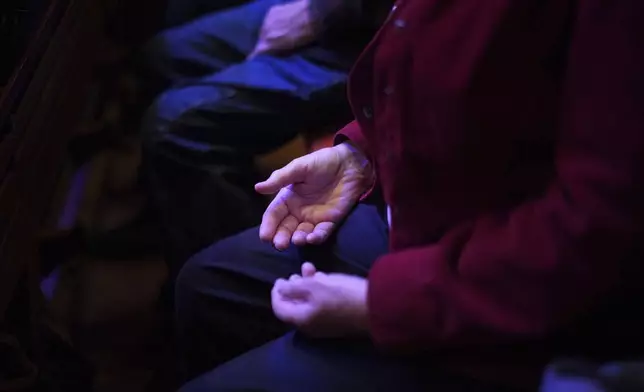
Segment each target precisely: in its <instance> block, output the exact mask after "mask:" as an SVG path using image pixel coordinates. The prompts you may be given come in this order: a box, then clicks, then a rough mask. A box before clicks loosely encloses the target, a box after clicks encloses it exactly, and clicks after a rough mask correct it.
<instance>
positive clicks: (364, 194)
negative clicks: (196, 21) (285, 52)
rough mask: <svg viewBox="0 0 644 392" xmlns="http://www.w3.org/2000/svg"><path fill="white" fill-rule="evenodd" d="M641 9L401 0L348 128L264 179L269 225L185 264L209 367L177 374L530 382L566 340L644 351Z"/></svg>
mask: <svg viewBox="0 0 644 392" xmlns="http://www.w3.org/2000/svg"><path fill="white" fill-rule="evenodd" d="M643 18H644V2H642V1H641V0H611V1H604V0H548V1H544V0H526V1H510V0H500V1H490V0H468V1H447V0H431V1H429V0H401V1H399V2H398V3H397V7H396V8H394V10H393V11H392V13H391V14H390V16H389V18H388V19H387V21H386V22H385V23H384V25H383V27H382V29H381V30H380V31H379V32H378V33H377V35H376V38H375V39H374V40H373V41H372V43H371V44H370V45H369V46H368V47H367V49H366V50H365V52H364V53H363V54H362V55H361V56H360V59H359V60H358V61H357V64H356V66H355V68H354V70H353V72H352V75H351V77H350V79H349V100H350V103H351V106H352V108H353V111H354V116H355V121H353V122H351V123H349V124H348V125H347V126H346V127H344V128H343V129H342V130H340V131H339V133H338V134H337V136H336V140H335V143H336V145H335V146H334V147H332V148H328V149H323V150H320V151H317V152H314V153H311V154H309V155H307V156H305V157H301V158H299V159H296V160H294V161H293V162H291V163H290V164H289V165H287V166H286V167H284V168H282V169H280V170H278V171H276V172H274V173H273V174H272V175H271V176H270V177H269V178H268V179H267V180H266V181H264V182H261V183H259V184H257V185H256V189H257V191H258V192H259V193H262V194H274V193H277V196H276V197H275V199H274V200H273V202H272V203H271V204H270V206H269V207H268V209H267V210H266V212H265V214H264V216H263V219H262V223H261V225H260V227H258V228H255V229H251V230H249V231H246V232H244V233H241V234H238V235H236V236H233V237H230V238H227V239H225V240H222V241H219V242H217V243H215V244H214V245H212V246H210V247H209V248H206V249H205V250H203V251H201V252H200V253H198V254H197V255H196V256H194V257H193V258H192V259H190V260H189V261H188V262H187V263H186V265H185V266H184V267H183V269H182V271H181V273H180V274H179V278H178V279H177V291H176V310H177V314H176V318H177V330H178V333H179V338H180V340H179V341H180V345H181V349H182V353H183V357H184V360H185V364H186V368H187V371H188V373H187V374H188V376H196V375H198V374H200V373H203V372H206V373H205V374H203V375H202V376H200V377H198V378H197V379H195V380H194V381H192V382H190V383H188V384H187V385H186V386H185V387H184V388H183V389H182V391H185V392H193V391H194V392H196V391H231V390H261V391H280V392H287V391H334V392H339V391H396V390H400V391H407V392H409V391H441V392H445V391H494V392H498V391H503V390H536V389H537V388H538V387H539V383H540V378H541V374H542V372H543V371H544V369H545V367H546V365H547V364H548V362H549V361H551V360H553V359H555V358H559V357H571V358H584V359H585V360H587V361H590V362H595V363H602V362H605V361H616V363H619V362H621V361H624V360H628V359H632V358H638V357H639V358H642V355H643V354H644V339H642V331H643V330H644V325H643V321H642V317H641V316H642V315H641V308H642V303H643V301H644V285H642V277H643V276H644V274H643V269H644V264H643V263H642V259H643V257H642V256H643V255H644V252H643V251H644V203H643V202H642V201H643V200H644V110H643V108H644V77H643V75H644V73H643V71H644V51H642V50H641V48H640V44H641V42H642V38H644V24H643V23H642V19H643ZM280 336H281V337H280ZM271 339H276V340H272V341H271ZM267 342H268V343H267ZM258 346H261V347H259V348H257V347H258ZM247 350H250V351H248V352H247V353H245V354H242V353H243V352H244V351H247ZM239 354H241V356H238V357H237V358H235V359H232V360H231V361H229V362H226V361H228V360H230V359H231V358H232V357H234V356H236V355H239ZM224 362H226V363H224ZM221 363H224V364H223V365H221V366H220V367H217V368H215V369H214V370H211V369H212V368H213V367H215V366H216V365H219V364H221ZM632 368H634V369H637V368H638V367H637V366H635V367H632ZM209 370H210V372H208V371H209ZM606 371H607V372H610V370H606ZM599 390H601V389H599ZM613 390H616V389H613Z"/></svg>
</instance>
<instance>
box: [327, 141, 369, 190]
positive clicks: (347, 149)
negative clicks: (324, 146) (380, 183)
mask: <svg viewBox="0 0 644 392" xmlns="http://www.w3.org/2000/svg"><path fill="white" fill-rule="evenodd" d="M333 148H334V149H335V150H336V151H337V152H338V154H339V155H340V159H341V160H342V161H343V162H346V163H347V165H348V166H349V167H351V168H352V169H354V170H356V171H358V172H359V173H360V174H361V176H362V177H363V178H364V183H365V188H369V187H370V186H371V185H373V183H374V182H375V180H376V173H375V169H374V166H373V164H372V163H371V161H370V160H369V158H367V156H366V154H365V153H363V152H362V150H360V148H358V147H357V146H356V145H355V144H353V143H351V141H349V140H346V141H344V142H342V143H340V144H337V145H335V146H334V147H333Z"/></svg>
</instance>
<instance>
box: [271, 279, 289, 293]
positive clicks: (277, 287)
mask: <svg viewBox="0 0 644 392" xmlns="http://www.w3.org/2000/svg"><path fill="white" fill-rule="evenodd" d="M286 283H288V281H287V280H286V279H283V278H279V279H277V280H276V281H275V283H273V289H272V290H271V291H272V292H278V291H279V290H280V289H281V288H282V287H284V285H285V284H286Z"/></svg>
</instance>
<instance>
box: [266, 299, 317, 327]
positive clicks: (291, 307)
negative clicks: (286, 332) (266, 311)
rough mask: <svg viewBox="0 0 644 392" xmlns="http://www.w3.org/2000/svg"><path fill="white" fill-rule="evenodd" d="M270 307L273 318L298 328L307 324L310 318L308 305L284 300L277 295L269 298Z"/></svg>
mask: <svg viewBox="0 0 644 392" xmlns="http://www.w3.org/2000/svg"><path fill="white" fill-rule="evenodd" d="M271 306H272V308H273V313H274V314H275V317H277V318H278V319H279V320H281V321H283V322H285V323H288V324H293V325H295V326H298V327H299V326H301V325H305V324H307V323H308V321H309V319H310V318H311V306H310V304H308V303H306V302H302V301H292V300H289V299H285V298H284V297H282V296H281V295H279V294H278V293H274V294H273V295H272V296H271Z"/></svg>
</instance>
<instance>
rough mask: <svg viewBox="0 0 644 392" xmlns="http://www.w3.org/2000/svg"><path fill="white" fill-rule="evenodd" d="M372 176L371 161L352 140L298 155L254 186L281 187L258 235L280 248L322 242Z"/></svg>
mask: <svg viewBox="0 0 644 392" xmlns="http://www.w3.org/2000/svg"><path fill="white" fill-rule="evenodd" d="M372 181H373V170H372V168H371V165H370V164H369V162H368V160H367V159H366V158H365V157H364V156H363V155H362V154H361V153H360V152H359V151H358V150H357V149H355V148H354V147H352V146H351V145H349V144H348V143H342V144H339V145H337V146H335V147H331V148H324V149H322V150H319V151H316V152H313V153H311V154H308V155H305V156H303V157H301V158H298V159H295V160H294V161H292V162H291V163H289V164H288V165H286V166H285V167H283V168H282V169H279V170H277V171H275V172H273V174H271V176H270V177H269V178H268V179H267V180H266V181H264V182H261V183H259V184H257V185H255V189H256V190H257V192H259V193H262V194H273V193H275V192H278V191H279V193H278V194H277V196H275V199H273V202H271V204H270V205H269V206H268V208H267V209H266V212H265V213H264V216H263V217H262V223H261V225H260V228H259V236H260V238H261V239H262V240H264V241H272V242H273V245H274V246H275V248H277V249H280V250H282V249H286V248H287V247H288V246H289V243H290V242H293V244H295V245H305V244H320V243H322V242H324V241H325V240H326V239H327V238H328V237H329V235H330V234H331V233H332V232H333V230H334V229H335V226H336V225H337V224H338V223H339V222H340V221H341V220H342V219H343V218H344V217H345V216H346V215H347V213H348V212H349V210H350V209H351V208H352V207H353V206H354V205H355V204H356V203H357V201H358V199H359V198H360V196H361V195H362V194H364V192H365V191H366V190H367V188H368V187H369V186H370V185H371V183H372Z"/></svg>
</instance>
